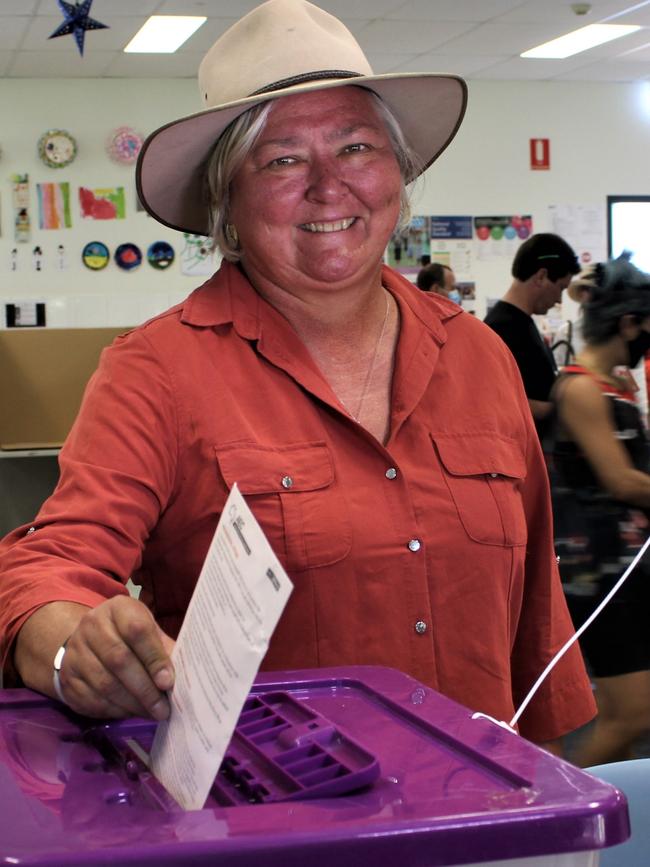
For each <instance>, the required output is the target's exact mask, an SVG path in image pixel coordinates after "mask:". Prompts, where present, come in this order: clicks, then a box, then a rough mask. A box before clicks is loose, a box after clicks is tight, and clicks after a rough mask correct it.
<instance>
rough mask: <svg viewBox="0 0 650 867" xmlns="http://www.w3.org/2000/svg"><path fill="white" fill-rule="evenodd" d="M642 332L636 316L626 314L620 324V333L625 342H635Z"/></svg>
mask: <svg viewBox="0 0 650 867" xmlns="http://www.w3.org/2000/svg"><path fill="white" fill-rule="evenodd" d="M640 331H641V326H640V324H639V323H638V322H637V318H636V316H634V315H633V314H632V313H626V314H625V316H621V318H620V320H619V323H618V333H619V334H620V336H621V337H622V338H623V340H634V338H635V337H638V336H639V333H640Z"/></svg>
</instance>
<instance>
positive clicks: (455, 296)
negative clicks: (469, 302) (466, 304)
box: [447, 289, 461, 304]
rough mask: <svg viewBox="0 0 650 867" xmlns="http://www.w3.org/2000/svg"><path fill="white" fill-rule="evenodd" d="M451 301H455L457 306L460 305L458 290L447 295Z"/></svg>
mask: <svg viewBox="0 0 650 867" xmlns="http://www.w3.org/2000/svg"><path fill="white" fill-rule="evenodd" d="M447 298H449V300H450V301H455V302H456V304H460V300H461V299H460V292H459V291H458V289H451V290H450V292H449V295H447Z"/></svg>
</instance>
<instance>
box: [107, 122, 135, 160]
mask: <svg viewBox="0 0 650 867" xmlns="http://www.w3.org/2000/svg"><path fill="white" fill-rule="evenodd" d="M142 141H143V140H142V136H141V135H140V134H139V133H137V132H136V131H135V130H134V129H131V127H130V126H119V127H118V128H117V129H114V130H113V131H112V132H111V133H110V135H109V136H108V138H107V140H106V153H107V154H108V155H109V157H110V158H111V159H112V160H113V161H114V162H116V163H122V164H124V165H131V163H134V162H135V161H136V160H137V158H138V154H139V153H140V148H141V147H142Z"/></svg>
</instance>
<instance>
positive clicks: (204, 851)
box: [0, 666, 629, 867]
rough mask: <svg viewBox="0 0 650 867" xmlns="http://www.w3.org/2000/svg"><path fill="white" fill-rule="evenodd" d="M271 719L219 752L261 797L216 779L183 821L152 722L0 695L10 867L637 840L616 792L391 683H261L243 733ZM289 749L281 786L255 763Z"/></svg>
mask: <svg viewBox="0 0 650 867" xmlns="http://www.w3.org/2000/svg"><path fill="white" fill-rule="evenodd" d="M267 707H270V708H271V709H272V710H278V709H279V715H280V716H281V717H282V720H284V721H281V722H280V723H275V722H274V724H273V725H280V726H284V725H285V722H286V718H289V722H290V723H291V725H289V727H288V728H286V726H285V731H286V732H288V734H287V736H285V737H284V739H282V738H281V739H280V740H279V741H278V743H279V745H280V746H278V747H276V746H273V748H272V749H270V750H267V752H266V758H265V757H264V756H262V757H261V759H260V763H258V764H255V762H253V763H252V764H251V765H248V762H249V759H250V754H248V753H245V752H244V753H242V752H241V750H248V749H249V746H247V744H246V743H244V742H243V741H242V742H240V743H239V746H238V747H237V748H236V744H235V739H236V738H235V737H234V738H233V741H232V742H231V747H229V750H230V753H227V756H228V755H230V756H231V757H232V756H233V755H234V756H235V757H236V759H235V764H238V763H239V764H241V765H244V766H246V767H251V768H252V769H253V770H252V774H253V776H254V785H252V786H248V787H247V786H242V785H241V779H240V778H237V777H236V776H235V777H233V775H232V773H231V771H232V768H230V769H229V770H228V769H224V766H223V765H222V769H221V772H220V774H219V775H218V776H217V779H216V780H215V786H214V787H213V790H212V791H211V793H210V796H209V797H208V801H207V803H206V805H205V807H204V808H203V809H202V810H195V811H184V810H182V809H181V808H180V807H179V806H178V805H177V804H176V803H175V802H174V801H173V799H172V798H171V796H169V795H168V794H167V793H166V792H165V790H164V789H163V788H162V786H161V785H160V784H159V783H158V781H157V780H155V779H154V778H153V776H152V775H151V773H150V772H149V770H148V768H147V765H146V750H147V747H148V744H150V742H151V739H152V737H153V732H154V729H155V723H154V722H152V721H149V720H125V721H108V722H104V721H97V720H88V719H86V718H82V717H79V716H77V715H75V714H74V713H73V712H72V711H70V710H69V709H68V708H66V707H64V706H63V705H60V704H58V703H57V702H55V701H51V700H49V699H47V698H44V697H43V696H40V695H38V694H36V693H33V692H30V691H29V690H4V691H0V805H1V809H0V851H1V852H2V855H3V863H12V864H29V865H32V867H34V865H39V867H53V865H56V864H65V865H82V864H86V865H93V867H94V865H104V864H108V863H111V864H115V865H124V867H136V865H137V867H142V865H152V867H153V865H179V867H185V865H202V864H205V865H207V864H213V863H214V864H218V865H219V867H298V865H300V867H304V865H309V867H324V865H330V864H331V865H335V867H353V865H354V867H357V865H358V864H359V863H363V864H368V865H372V867H389V865H391V867H392V865H395V864H400V865H404V867H406V865H411V864H413V865H424V864H426V865H431V867H435V865H465V864H479V863H483V862H494V861H500V860H507V859H516V858H531V857H535V856H544V855H559V854H566V853H580V852H589V851H592V850H597V849H601V848H604V847H606V846H612V845H615V844H617V843H621V842H623V841H624V840H625V839H626V838H627V837H628V836H629V823H628V814H627V804H626V801H625V797H624V795H623V794H622V793H621V792H619V791H618V790H617V789H615V788H614V787H613V786H611V785H609V784H607V783H605V782H603V781H601V780H599V779H597V778H595V777H593V776H591V775H589V774H587V773H586V772H584V771H581V770H579V769H578V768H576V767H574V766H573V765H571V764H569V763H567V762H564V761H562V760H560V759H558V758H556V757H554V756H552V755H551V754H550V753H548V752H546V751H544V750H542V749H540V748H538V747H536V746H534V745H533V744H531V743H529V742H528V741H526V740H524V739H523V738H520V737H519V736H517V735H515V734H513V733H512V732H510V731H508V730H507V729H505V728H503V727H501V726H499V725H497V724H496V723H495V722H493V721H491V720H489V719H486V718H484V717H478V718H475V715H474V714H473V713H472V711H471V710H468V709H467V708H464V707H462V706H461V705H458V704H457V703H455V702H453V701H451V700H450V699H448V698H445V697H444V696H442V695H440V694H439V693H437V692H435V691H434V690H431V689H429V688H427V687H425V686H423V685H421V684H420V683H418V682H417V681H415V680H413V679H412V678H410V677H408V676H407V675H404V674H402V673H400V672H398V671H395V670H394V669H389V668H382V667H372V666H355V667H346V668H330V669H317V670H309V671H292V672H270V673H266V674H263V675H259V676H258V678H257V680H256V681H255V684H254V686H253V689H252V691H251V694H250V697H249V701H248V703H247V705H246V706H245V709H244V713H243V714H242V717H241V718H240V725H239V732H240V734H241V732H242V731H247V732H249V733H250V732H251V731H252V730H255V726H252V727H251V725H250V722H251V719H252V718H253V717H251V715H250V712H251V711H256V712H257V711H259V709H260V708H262V709H264V708H267ZM246 713H248V714H249V716H248V717H245V714H246ZM258 715H259V716H261V718H262V719H263V720H265V719H268V713H267V712H266V711H265V710H262V711H260V712H259V714H258ZM314 721H315V722H314ZM246 727H247V728H246ZM270 728H271V727H270V726H269V725H268V724H266V728H265V724H264V723H263V724H262V726H261V729H260V730H265V731H268V730H269V729H270ZM314 730H316V734H317V736H316V738H315V742H316V745H317V747H318V748H317V749H316V748H312V740H310V737H311V734H313V731H314ZM305 738H306V740H305ZM262 740H264V742H265V743H266V742H268V740H269V736H267V735H265V736H264V738H262ZM242 744H243V746H242ZM285 748H290V749H298V750H299V749H303V755H302V758H303V759H304V761H301V762H297V763H296V762H293V757H292V758H291V762H293V764H292V765H291V766H290V767H289V769H290V770H292V775H291V779H290V778H289V777H282V776H280V777H278V776H275V775H274V771H273V769H272V768H270V766H269V765H268V764H265V762H266V761H267V759H268V758H269V756H271V758H272V759H277V758H278V755H279V754H278V752H277V751H278V750H280V749H282V750H284V749H285ZM238 750H239V751H238ZM279 761H280V763H282V762H284V764H285V766H288V764H287V763H288V762H289V759H287V758H286V756H281V758H280V760H279ZM341 768H343V770H341ZM294 771H295V772H294ZM245 776H246V775H245ZM249 776H250V775H249ZM222 777H223V779H224V780H225V787H224V785H222V782H223V780H222ZM233 779H234V780H235V784H234V787H233V785H232V783H233ZM260 779H261V780H262V782H261V783H260ZM292 779H293V780H294V782H292V781H291V780H292ZM220 780H221V782H220ZM296 780H297V782H295V781H296ZM314 783H315V788H316V791H314ZM258 784H260V785H262V790H261V791H262V795H260V790H259V789H258ZM269 792H270V793H271V795H270V796H269V797H266V795H268V793H269ZM265 793H266V795H265Z"/></svg>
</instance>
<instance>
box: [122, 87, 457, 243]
mask: <svg viewBox="0 0 650 867" xmlns="http://www.w3.org/2000/svg"><path fill="white" fill-rule="evenodd" d="M351 85H354V86H356V87H365V88H367V89H369V90H372V91H373V92H374V93H376V94H377V96H379V97H380V98H381V99H382V100H383V101H384V102H385V103H386V105H387V106H388V107H389V108H390V109H391V111H392V112H393V114H394V115H395V117H396V118H397V120H398V122H399V123H400V126H401V128H402V131H403V133H404V135H405V137H406V140H407V141H408V143H409V145H410V146H411V148H412V149H413V151H414V153H415V155H416V157H417V158H418V161H419V164H420V169H421V171H424V170H425V169H427V168H428V167H429V166H430V165H431V164H432V163H433V162H434V161H435V160H436V159H437V158H438V157H439V156H440V154H441V153H442V152H443V151H444V150H445V148H446V147H447V145H448V144H449V143H450V141H451V140H452V139H453V137H454V136H455V135H456V132H457V130H458V127H459V126H460V124H461V121H462V119H463V116H464V114H465V108H466V106H467V85H466V84H465V82H464V81H463V79H462V78H458V77H457V76H454V75H441V74H437V73H430V74H421V73H412V74H411V73H403V74H401V75H374V76H358V77H357V76H355V77H354V78H345V79H329V80H325V81H323V80H320V81H314V82H307V83H303V84H299V85H294V86H292V87H287V88H285V89H283V90H276V91H271V92H268V93H264V94H260V95H256V96H249V97H246V98H245V99H241V100H238V101H236V102H231V103H227V104H225V105H221V106H218V107H216V108H211V109H207V110H206V111H201V112H198V113H197V114H193V115H190V116H188V117H184V118H181V119H180V120H176V121H172V122H171V123H169V124H166V125H165V126H162V127H160V128H159V129H157V130H156V131H155V132H153V133H151V135H149V136H148V138H147V139H146V141H145V142H144V144H143V146H142V148H141V150H140V153H139V155H138V164H137V168H136V185H137V190H138V196H139V198H140V201H141V202H142V204H143V205H144V207H145V208H146V210H147V211H148V212H149V213H150V214H151V216H152V217H154V218H155V219H156V220H158V222H160V223H162V224H163V225H165V226H169V227H170V228H171V229H176V230H178V231H180V232H189V233H191V234H196V235H207V234H208V233H209V216H208V203H207V200H206V191H205V168H206V164H207V160H208V158H209V156H210V154H211V153H212V150H213V148H214V145H215V144H216V142H217V139H218V138H219V136H220V135H221V134H222V133H223V132H224V130H225V129H226V127H227V126H228V125H229V124H230V123H232V121H233V120H235V118H237V117H238V116H239V115H240V114H243V112H245V111H246V110H247V109H249V108H253V107H254V106H256V105H260V104H261V103H263V102H268V101H269V100H272V99H281V98H282V97H285V96H292V95H295V94H297V93H305V92H308V91H315V90H325V89H329V88H332V87H350V86H351ZM407 180H408V181H412V180H415V178H408V179H407Z"/></svg>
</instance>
